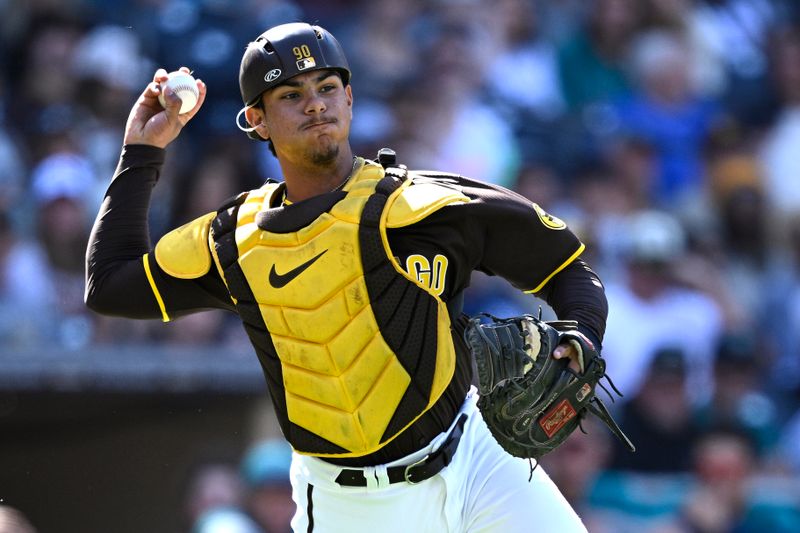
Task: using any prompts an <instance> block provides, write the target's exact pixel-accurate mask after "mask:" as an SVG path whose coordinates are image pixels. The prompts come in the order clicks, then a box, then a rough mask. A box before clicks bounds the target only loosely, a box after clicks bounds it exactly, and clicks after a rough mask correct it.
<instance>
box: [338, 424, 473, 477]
mask: <svg viewBox="0 0 800 533" xmlns="http://www.w3.org/2000/svg"><path fill="white" fill-rule="evenodd" d="M466 421H467V415H466V413H462V414H461V416H460V417H459V418H458V422H456V425H455V427H454V428H453V431H451V432H450V434H449V435H448V436H447V438H446V439H445V441H444V443H443V444H442V445H441V446H440V447H439V449H438V450H436V451H435V452H433V453H431V454H430V455H426V456H425V457H423V458H422V459H420V460H419V461H417V462H416V463H412V464H410V465H400V466H390V467H389V468H387V469H386V473H387V474H388V476H389V483H399V482H401V481H405V482H406V483H411V484H414V483H421V482H422V481H425V480H426V479H428V478H430V477H433V476H435V475H436V474H438V473H439V472H441V471H442V469H443V468H444V467H446V466H447V465H449V464H450V461H452V460H453V456H454V455H455V454H456V449H457V448H458V441H460V440H461V435H462V434H463V433H464V423H465V422H466ZM336 483H338V484H339V485H341V486H343V487H366V486H367V478H366V477H364V471H363V470H354V469H350V468H345V469H344V470H342V471H341V472H340V473H339V475H338V476H336Z"/></svg>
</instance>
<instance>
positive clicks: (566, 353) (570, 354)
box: [553, 344, 581, 372]
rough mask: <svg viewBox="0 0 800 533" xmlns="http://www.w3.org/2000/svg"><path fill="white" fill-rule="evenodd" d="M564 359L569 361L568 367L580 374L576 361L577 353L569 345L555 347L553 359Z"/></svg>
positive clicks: (578, 363) (579, 367) (578, 364)
mask: <svg viewBox="0 0 800 533" xmlns="http://www.w3.org/2000/svg"><path fill="white" fill-rule="evenodd" d="M565 357H566V358H568V359H569V367H570V368H571V369H573V370H575V371H576V372H580V369H581V365H580V362H579V361H578V352H576V351H575V349H574V348H573V347H572V346H570V345H569V344H559V345H558V346H556V349H555V350H553V358H554V359H563V358H565Z"/></svg>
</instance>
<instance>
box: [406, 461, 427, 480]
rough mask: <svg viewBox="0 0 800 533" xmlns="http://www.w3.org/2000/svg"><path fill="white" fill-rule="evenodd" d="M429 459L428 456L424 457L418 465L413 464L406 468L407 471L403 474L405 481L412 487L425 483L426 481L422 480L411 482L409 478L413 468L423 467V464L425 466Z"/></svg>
mask: <svg viewBox="0 0 800 533" xmlns="http://www.w3.org/2000/svg"><path fill="white" fill-rule="evenodd" d="M427 459H428V456H427V455H426V456H425V457H423V458H422V459H420V460H419V461H417V462H416V463H411V464H410V465H408V466H406V469H405V471H404V472H403V480H404V481H405V482H406V483H409V484H411V485H416V484H418V483H422V482H423V481H425V480H424V479H421V480H419V481H411V480H410V479H409V478H408V476H409V470H411V469H412V468H414V467H415V466H419V465H421V464H425V461H426V460H427Z"/></svg>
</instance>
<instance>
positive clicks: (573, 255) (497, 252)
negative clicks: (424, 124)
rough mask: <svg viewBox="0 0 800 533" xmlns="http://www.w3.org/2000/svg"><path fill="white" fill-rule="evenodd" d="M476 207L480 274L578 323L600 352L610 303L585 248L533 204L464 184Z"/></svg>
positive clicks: (475, 234) (489, 187)
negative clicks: (496, 278)
mask: <svg viewBox="0 0 800 533" xmlns="http://www.w3.org/2000/svg"><path fill="white" fill-rule="evenodd" d="M463 184H464V192H465V193H466V194H468V195H469V196H470V197H471V198H472V201H471V202H470V203H469V204H464V205H463V206H456V207H455V208H456V209H460V208H466V209H470V210H471V211H472V213H471V214H470V215H471V216H469V217H468V220H470V221H472V225H473V227H472V228H471V230H470V234H471V236H470V239H471V240H472V242H474V243H477V244H478V246H477V249H478V252H477V253H478V254H479V256H478V257H476V258H475V260H476V262H477V268H478V269H479V270H482V271H484V272H486V273H488V274H491V275H498V276H501V277H503V278H504V279H506V280H507V281H509V282H510V283H511V284H512V285H514V286H515V287H517V288H519V289H520V290H523V291H525V292H528V293H532V294H535V295H536V296H538V297H540V298H542V299H543V300H545V301H546V302H547V303H548V304H549V305H550V306H551V307H552V308H553V310H554V311H555V313H556V315H557V316H558V318H559V319H562V320H576V321H577V322H578V325H579V326H578V327H579V330H580V331H581V332H582V333H584V334H585V335H587V336H588V337H589V339H590V340H591V341H593V342H594V343H595V344H596V345H597V346H598V348H599V346H600V342H601V341H602V338H603V334H604V333H605V325H606V317H607V315H608V302H607V300H606V296H605V289H604V288H603V284H602V283H601V281H600V279H599V277H598V276H597V274H596V273H595V272H594V271H593V270H592V269H591V267H590V266H589V265H588V264H587V263H586V262H585V261H584V260H583V259H581V257H580V256H581V254H582V252H583V251H584V249H585V246H584V245H583V243H582V242H581V241H580V239H579V238H578V237H577V236H576V235H575V234H574V233H573V232H572V231H571V230H570V229H569V227H567V225H566V224H565V223H564V222H563V221H561V220H560V219H558V218H557V217H555V216H553V215H551V214H549V213H547V212H545V211H544V210H543V209H542V208H541V207H539V206H538V205H537V204H535V203H534V202H532V201H530V200H529V199H527V198H525V197H523V196H521V195H519V194H517V193H514V192H512V191H509V190H507V189H504V188H502V187H498V186H494V185H486V184H480V183H478V182H471V181H470V180H464V182H463Z"/></svg>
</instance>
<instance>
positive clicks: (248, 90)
mask: <svg viewBox="0 0 800 533" xmlns="http://www.w3.org/2000/svg"><path fill="white" fill-rule="evenodd" d="M320 69H333V70H336V71H337V72H339V74H340V75H341V76H342V82H343V83H344V84H345V85H347V84H348V83H349V82H350V66H349V65H348V64H347V58H346V57H345V55H344V50H342V46H341V45H340V44H339V41H337V40H336V38H335V37H334V36H333V35H331V33H330V32H329V31H327V30H325V29H324V28H321V27H319V26H312V25H311V24H307V23H305V22H294V23H291V24H281V25H280V26H275V27H274V28H270V29H268V30H267V31H265V32H264V33H262V34H261V35H259V36H258V38H257V39H256V40H255V41H253V42H251V43H250V44H248V45H247V50H245V53H244V56H243V57H242V64H241V67H240V68H239V89H240V90H241V92H242V101H244V104H245V105H246V106H249V105H252V104H253V103H255V102H256V101H257V100H258V98H259V97H260V96H261V93H263V92H264V91H266V90H267V89H270V88H272V87H275V86H276V85H279V84H281V83H283V82H285V81H286V80H288V79H289V78H291V77H293V76H297V75H298V74H301V73H303V72H309V71H312V70H320Z"/></svg>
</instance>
